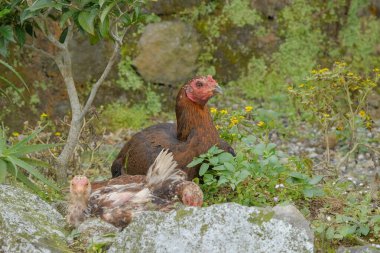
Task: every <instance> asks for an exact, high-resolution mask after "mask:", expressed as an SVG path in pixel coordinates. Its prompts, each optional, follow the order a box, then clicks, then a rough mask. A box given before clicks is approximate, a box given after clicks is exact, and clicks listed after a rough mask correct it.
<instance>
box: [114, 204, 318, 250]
mask: <svg viewBox="0 0 380 253" xmlns="http://www.w3.org/2000/svg"><path fill="white" fill-rule="evenodd" d="M108 252H175V253H177V252H179V253H180V252H231V253H232V252H233V253H236V252H298V253H299V252H313V234H312V232H311V230H310V228H309V223H308V222H307V221H306V220H305V218H303V216H302V215H301V214H300V212H299V211H298V210H297V209H296V208H295V207H293V206H285V207H280V206H278V207H276V208H273V209H271V208H265V209H264V208H256V207H246V206H241V205H238V204H233V203H227V204H221V205H214V206H210V207H207V208H193V207H187V208H185V209H180V210H177V211H172V212H170V213H162V212H146V213H143V214H141V215H139V216H137V217H136V219H135V220H134V221H133V222H132V223H131V224H130V225H129V226H128V227H127V228H126V229H125V230H123V231H122V232H121V233H120V234H119V235H118V236H117V237H116V239H115V243H114V244H113V245H112V246H111V248H110V249H109V251H108Z"/></svg>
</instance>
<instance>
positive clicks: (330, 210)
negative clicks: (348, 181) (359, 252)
mask: <svg viewBox="0 0 380 253" xmlns="http://www.w3.org/2000/svg"><path fill="white" fill-rule="evenodd" d="M334 188H335V189H334V191H333V192H334V193H335V195H337V196H341V194H342V193H343V191H346V190H347V186H344V187H343V188H342V187H340V186H338V185H335V187H334ZM337 193H338V194H337ZM334 197H335V198H336V196H334ZM331 199H333V198H330V201H326V203H324V205H323V206H322V207H320V208H319V209H318V212H319V213H318V216H317V217H316V219H315V220H314V221H313V227H314V231H315V232H316V233H317V235H318V236H319V240H321V239H324V240H327V241H330V242H332V241H335V242H339V241H343V240H344V241H354V242H355V241H359V242H362V240H363V239H361V238H363V237H365V238H366V239H367V240H369V241H370V242H379V240H380V236H379V235H380V233H379V232H380V210H379V209H378V208H376V206H375V205H374V204H373V203H371V196H370V194H368V193H365V194H361V193H360V192H356V191H354V192H350V193H348V194H347V195H346V196H345V201H342V200H337V199H333V201H334V202H335V205H334V203H333V202H332V201H331ZM322 201H323V199H322ZM329 202H332V203H329ZM337 207H338V208H337Z"/></svg>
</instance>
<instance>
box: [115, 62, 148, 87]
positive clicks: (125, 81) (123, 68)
mask: <svg viewBox="0 0 380 253" xmlns="http://www.w3.org/2000/svg"><path fill="white" fill-rule="evenodd" d="M118 70H119V79H118V80H117V81H116V83H117V84H118V85H119V86H120V87H121V88H123V89H124V90H132V91H137V90H141V89H142V88H143V87H144V80H143V79H142V78H141V77H140V76H139V75H138V74H137V73H136V71H135V70H134V69H133V68H132V60H131V58H130V57H128V56H127V57H125V58H124V59H122V60H121V61H120V62H119V64H118Z"/></svg>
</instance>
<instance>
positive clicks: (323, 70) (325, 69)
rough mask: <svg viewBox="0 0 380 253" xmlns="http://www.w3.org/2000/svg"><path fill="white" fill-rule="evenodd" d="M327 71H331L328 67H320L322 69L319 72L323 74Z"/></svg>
mask: <svg viewBox="0 0 380 253" xmlns="http://www.w3.org/2000/svg"><path fill="white" fill-rule="evenodd" d="M327 71H329V69H328V68H323V69H320V70H319V74H323V73H325V72H327Z"/></svg>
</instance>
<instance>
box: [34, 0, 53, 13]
mask: <svg viewBox="0 0 380 253" xmlns="http://www.w3.org/2000/svg"><path fill="white" fill-rule="evenodd" d="M56 5H57V4H56V3H55V2H53V1H52V0H36V1H34V3H33V4H32V5H31V6H30V7H29V8H28V9H27V10H29V11H37V10H40V9H44V8H50V7H55V6H56Z"/></svg>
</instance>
